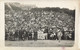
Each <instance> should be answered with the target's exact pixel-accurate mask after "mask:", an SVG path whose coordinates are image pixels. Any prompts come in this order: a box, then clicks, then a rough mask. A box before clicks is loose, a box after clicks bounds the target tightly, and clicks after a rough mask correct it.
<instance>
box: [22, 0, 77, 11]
mask: <svg viewBox="0 0 80 50" xmlns="http://www.w3.org/2000/svg"><path fill="white" fill-rule="evenodd" d="M21 4H28V5H30V4H31V5H36V6H37V7H60V8H69V9H72V10H73V9H75V8H76V2H74V1H73V2H72V1H32V2H31V1H30V2H21Z"/></svg>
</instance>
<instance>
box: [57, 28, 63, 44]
mask: <svg viewBox="0 0 80 50" xmlns="http://www.w3.org/2000/svg"><path fill="white" fill-rule="evenodd" d="M57 37H58V40H59V42H60V41H61V37H62V32H61V30H60V29H58V32H57Z"/></svg>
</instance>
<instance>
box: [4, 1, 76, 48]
mask: <svg viewBox="0 0 80 50" xmlns="http://www.w3.org/2000/svg"><path fill="white" fill-rule="evenodd" d="M58 5H59V3H58ZM58 5H56V4H55V3H54V2H50V3H49V2H47V4H46V3H41V2H39V3H34V4H33V3H26V2H25V3H23V2H6V3H5V4H4V8H5V9H4V11H5V13H4V15H5V46H6V47H73V46H74V42H75V11H76V10H75V8H74V7H71V6H67V5H66V4H65V5H64V6H63V5H62V6H58Z"/></svg>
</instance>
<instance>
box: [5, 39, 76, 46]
mask: <svg viewBox="0 0 80 50" xmlns="http://www.w3.org/2000/svg"><path fill="white" fill-rule="evenodd" d="M5 45H6V46H15V47H16V46H17V47H63V46H65V47H71V46H73V45H74V41H72V40H61V42H60V43H59V42H58V41H57V40H37V41H34V40H26V41H5Z"/></svg>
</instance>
